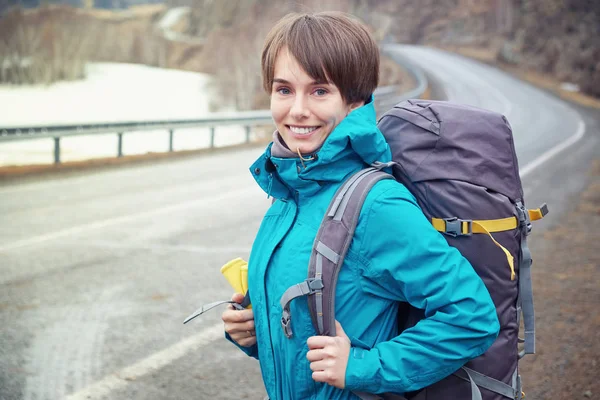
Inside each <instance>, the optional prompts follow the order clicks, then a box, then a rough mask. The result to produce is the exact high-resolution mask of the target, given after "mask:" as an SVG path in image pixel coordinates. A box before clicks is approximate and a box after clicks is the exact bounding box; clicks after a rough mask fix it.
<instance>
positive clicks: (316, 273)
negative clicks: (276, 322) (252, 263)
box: [308, 168, 394, 336]
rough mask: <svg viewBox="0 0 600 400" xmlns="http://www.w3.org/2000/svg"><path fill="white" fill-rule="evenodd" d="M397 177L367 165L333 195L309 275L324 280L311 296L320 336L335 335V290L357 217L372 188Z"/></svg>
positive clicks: (316, 326)
mask: <svg viewBox="0 0 600 400" xmlns="http://www.w3.org/2000/svg"><path fill="white" fill-rule="evenodd" d="M382 179H394V177H393V176H392V175H390V174H387V173H385V172H381V171H379V170H377V169H375V168H367V169H364V170H362V171H359V172H357V173H356V174H354V175H353V176H352V177H350V178H349V179H348V180H347V181H346V183H345V184H344V185H342V187H341V188H340V189H339V190H338V193H336V195H335V196H334V198H333V200H332V202H331V204H330V206H329V209H328V210H327V213H326V214H325V217H324V218H323V221H322V222H321V227H320V228H319V232H318V233H317V236H316V238H315V241H314V244H313V250H312V254H311V258H310V262H309V264H308V278H309V279H311V278H315V279H321V280H322V282H323V290H322V291H321V293H320V294H317V295H316V296H310V297H309V298H308V307H309V310H310V314H311V318H312V322H313V325H314V327H315V329H316V331H317V332H318V333H319V334H320V335H328V336H335V289H336V286H337V278H338V274H339V272H340V268H341V267H342V265H343V264H344V259H345V257H346V253H347V252H348V249H349V248H350V243H351V242H352V238H353V236H354V231H355V229H356V225H357V224H358V218H359V216H360V212H361V209H362V206H363V203H364V202H365V199H366V197H367V195H368V194H369V191H370V190H371V188H372V187H373V186H374V185H375V184H376V183H377V182H379V181H380V180H382Z"/></svg>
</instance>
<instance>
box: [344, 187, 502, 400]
mask: <svg viewBox="0 0 600 400" xmlns="http://www.w3.org/2000/svg"><path fill="white" fill-rule="evenodd" d="M379 193H380V194H379V195H376V198H374V200H373V201H371V202H369V203H366V204H365V206H366V207H367V208H365V209H363V212H362V214H361V219H363V218H364V220H363V221H362V222H359V227H360V224H363V229H364V231H363V233H362V236H363V240H362V241H361V242H362V243H360V250H359V251H360V253H361V254H362V255H364V259H365V260H368V261H365V262H366V263H367V265H365V270H364V271H363V278H362V279H361V285H362V288H363V290H364V291H366V292H368V293H371V294H373V295H375V296H378V297H384V298H388V299H390V300H395V301H408V302H409V303H410V304H412V305H413V306H415V307H417V308H420V309H423V310H425V319H423V320H421V321H420V322H419V323H418V324H417V325H416V326H414V327H412V328H410V329H407V330H405V331H404V332H403V333H402V334H400V335H399V336H397V337H395V338H393V339H391V340H389V341H385V342H380V343H378V344H376V345H375V346H374V347H373V348H371V349H361V348H354V347H353V348H352V349H351V352H350V357H349V360H348V365H347V368H346V388H347V389H350V390H353V391H364V392H369V393H385V392H398V393H404V392H407V391H413V390H418V389H421V388H423V387H425V386H428V385H430V384H433V383H435V382H437V381H439V380H440V379H443V378H444V377H446V376H448V375H450V374H451V373H453V372H455V371H456V370H458V369H459V368H460V367H461V366H463V365H464V364H465V363H466V362H467V361H469V360H470V359H473V358H475V357H478V356H479V355H481V354H483V353H484V352H485V351H486V350H487V349H488V348H489V347H490V346H491V345H492V343H493V342H494V340H495V339H496V337H497V335H498V331H499V323H498V317H497V314H496V308H495V306H494V304H493V302H492V299H491V297H490V294H489V292H488V291H487V289H486V287H485V285H484V283H483V281H482V280H481V278H480V277H479V276H478V275H477V274H476V272H475V271H474V270H473V267H472V266H471V264H470V263H469V262H468V260H467V259H465V258H464V257H463V256H462V255H461V254H460V252H459V251H458V250H456V249H455V248H453V247H451V246H449V245H448V244H447V242H446V240H445V239H444V238H443V237H442V235H441V234H440V233H438V232H437V231H436V230H435V229H434V228H433V227H432V225H431V223H430V222H429V221H428V220H427V218H426V217H425V215H424V214H423V213H422V211H421V209H420V208H419V207H418V205H417V203H416V201H415V199H414V197H413V196H412V195H411V194H410V192H408V190H407V189H406V188H405V187H404V186H402V185H398V184H394V185H393V187H391V188H390V186H387V187H386V189H385V190H384V191H380V192H379ZM371 195H375V193H371V194H370V195H369V197H370V196H371ZM363 216H364V217H363ZM357 229H358V228H357Z"/></svg>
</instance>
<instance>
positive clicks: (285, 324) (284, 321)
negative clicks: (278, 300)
mask: <svg viewBox="0 0 600 400" xmlns="http://www.w3.org/2000/svg"><path fill="white" fill-rule="evenodd" d="M281 327H282V328H283V333H284V334H285V337H287V338H288V339H290V338H291V337H292V336H294V333H293V332H292V316H291V315H290V313H289V312H286V311H285V310H284V311H283V315H282V317H281Z"/></svg>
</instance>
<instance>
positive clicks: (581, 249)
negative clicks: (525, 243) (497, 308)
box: [520, 160, 600, 400]
mask: <svg viewBox="0 0 600 400" xmlns="http://www.w3.org/2000/svg"><path fill="white" fill-rule="evenodd" d="M574 204H576V206H575V207H573V210H572V211H571V212H569V213H566V214H565V215H564V216H563V217H562V218H561V221H560V223H559V224H557V225H555V226H554V227H553V228H551V229H549V230H547V231H546V232H544V235H543V239H544V240H536V241H534V242H533V243H532V246H531V248H532V252H533V255H534V264H533V269H532V274H533V282H534V296H535V308H536V331H537V335H536V336H537V344H536V347H537V353H536V354H535V355H530V356H527V357H525V358H524V359H523V361H522V362H521V363H520V365H521V374H522V375H523V378H524V391H525V393H526V396H527V398H529V399H559V400H563V399H564V400H567V399H569V400H570V399H600V379H599V378H600V313H599V312H598V309H599V307H600V251H599V250H600V228H599V225H600V160H596V161H595V162H594V164H593V167H592V169H591V172H590V178H589V183H588V185H587V188H586V190H585V191H583V192H582V193H581V194H580V196H579V199H578V200H577V201H575V203H574Z"/></svg>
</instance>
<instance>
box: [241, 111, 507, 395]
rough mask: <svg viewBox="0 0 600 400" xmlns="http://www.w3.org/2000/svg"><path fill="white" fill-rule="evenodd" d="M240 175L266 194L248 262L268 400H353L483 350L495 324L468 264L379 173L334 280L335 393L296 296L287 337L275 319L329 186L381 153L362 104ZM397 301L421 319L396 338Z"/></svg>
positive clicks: (428, 377)
mask: <svg viewBox="0 0 600 400" xmlns="http://www.w3.org/2000/svg"><path fill="white" fill-rule="evenodd" d="M271 146H272V144H271V145H269V147H268V148H267V150H266V151H265V153H264V154H263V155H262V156H261V157H260V158H259V159H258V160H257V161H256V162H255V163H254V164H253V165H252V167H251V168H250V171H251V173H252V174H253V175H254V178H255V179H256V181H257V183H258V184H259V185H260V186H261V187H262V188H263V189H264V190H265V192H267V194H268V195H270V196H273V197H274V198H276V199H277V201H275V202H274V203H273V205H272V206H271V207H270V209H269V210H268V211H267V213H266V215H265V216H264V219H263V221H262V224H261V226H260V229H259V231H258V234H257V236H256V239H255V241H254V244H253V246H252V252H251V255H250V259H249V266H248V287H249V291H250V297H251V300H252V308H253V310H254V319H255V326H256V338H257V344H256V345H254V346H252V347H250V348H242V349H243V350H244V351H245V352H246V353H247V354H248V355H251V356H253V357H256V358H258V359H259V362H260V366H261V371H262V376H263V380H264V384H265V387H266V390H267V392H268V395H269V397H270V398H271V399H272V400H290V399H354V398H357V397H356V396H355V395H354V394H352V391H361V392H369V393H385V392H396V393H404V392H407V391H412V390H416V389H420V388H422V387H425V386H427V385H429V384H432V383H434V382H436V381H438V380H440V379H442V378H444V377H445V376H447V375H449V374H451V373H452V372H454V371H456V370H457V369H459V368H460V367H461V366H462V365H463V364H465V363H466V362H467V361H468V360H469V359H472V358H475V357H477V356H479V355H481V354H482V353H483V352H485V351H486V350H487V349H488V347H490V346H491V344H492V343H493V342H494V340H495V338H496V336H497V334H498V329H499V324H498V319H497V316H496V309H495V307H494V304H493V303H492V300H491V298H490V295H489V293H488V291H487V289H486V288H485V286H484V284H483V282H482V281H481V279H480V278H479V277H478V276H477V275H476V273H475V272H474V270H473V268H472V267H471V265H470V264H469V262H468V261H467V260H466V259H465V258H464V257H463V256H462V255H461V254H460V253H459V252H458V251H457V250H456V249H454V248H452V247H450V246H448V244H447V242H446V240H445V239H444V238H443V237H442V235H441V234H440V233H438V232H437V231H436V230H434V229H433V227H432V225H431V223H430V222H429V221H428V220H427V219H426V218H425V216H424V215H423V213H422V212H421V210H420V208H419V206H418V205H417V203H416V200H415V198H414V197H413V196H412V195H411V193H410V192H409V191H408V190H407V189H406V188H405V187H404V186H403V185H402V184H400V183H398V182H396V181H394V180H390V179H387V180H383V181H381V182H379V183H377V184H376V185H375V187H374V188H373V189H372V191H371V192H370V193H369V195H368V196H367V199H366V202H365V204H364V206H363V209H362V213H361V215H360V218H359V222H358V226H357V229H356V232H355V234H354V239H353V242H352V244H351V246H350V249H349V252H348V255H347V256H346V259H345V262H344V265H343V267H342V269H341V272H340V274H339V278H338V286H337V291H336V299H335V306H336V309H335V315H336V319H337V320H338V321H339V322H340V323H341V325H342V327H343V328H344V331H345V332H346V334H347V335H348V336H349V337H350V340H351V343H352V349H351V352H350V357H349V360H348V365H347V369H346V389H345V390H340V389H337V388H335V387H332V386H329V385H327V384H323V383H318V382H315V381H313V379H312V376H311V375H312V371H311V370H310V368H309V361H308V360H307V359H306V353H307V352H308V347H307V344H306V341H307V339H308V338H309V337H311V336H314V335H316V332H315V330H314V328H313V325H312V322H311V318H310V314H309V311H308V306H307V300H306V298H305V297H301V298H297V299H295V300H293V301H292V302H291V314H292V327H293V330H294V336H293V337H292V338H291V339H288V338H286V336H285V334H284V332H283V329H282V327H281V323H280V319H281V312H282V310H281V306H280V303H279V300H280V298H281V296H282V295H283V293H284V292H285V291H286V290H287V289H288V288H289V287H290V286H292V285H294V284H297V283H299V282H302V281H303V280H304V279H306V278H307V273H308V262H309V258H310V253H311V249H312V244H313V240H314V238H315V236H316V234H317V230H318V228H319V225H320V223H321V219H322V218H323V215H324V214H325V211H326V209H327V206H328V205H329V202H330V201H331V199H332V197H333V195H334V193H335V191H336V189H337V188H338V187H339V186H340V185H341V184H342V183H343V181H344V180H345V179H346V178H347V177H349V176H350V175H351V174H352V173H354V172H356V171H358V170H360V169H362V168H364V167H365V166H367V165H368V164H370V163H372V162H374V161H382V162H387V161H390V159H391V152H390V149H389V146H388V144H387V142H386V141H385V138H384V137H383V135H382V134H381V132H380V131H379V130H378V128H377V126H376V122H375V110H374V108H373V104H372V102H371V103H368V104H366V105H365V106H363V107H360V108H358V109H356V110H354V111H353V112H351V113H350V114H349V115H348V116H347V117H346V118H345V119H344V120H342V122H341V123H340V124H339V125H338V126H337V127H336V128H335V129H334V130H333V132H332V133H331V134H330V136H329V137H328V138H327V139H326V141H325V142H324V143H323V145H322V146H321V148H320V149H319V150H318V151H317V153H316V157H315V159H314V160H312V161H304V162H301V160H300V158H298V157H296V158H276V157H272V156H271ZM399 301H408V302H409V303H411V304H412V305H414V306H416V307H418V308H420V309H423V310H425V315H426V318H425V319H424V320H423V321H421V322H420V323H419V324H417V325H416V326H415V327H413V328H411V329H408V330H406V331H404V332H403V333H402V334H400V335H398V330H397V326H396V313H397V309H398V302H399Z"/></svg>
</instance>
